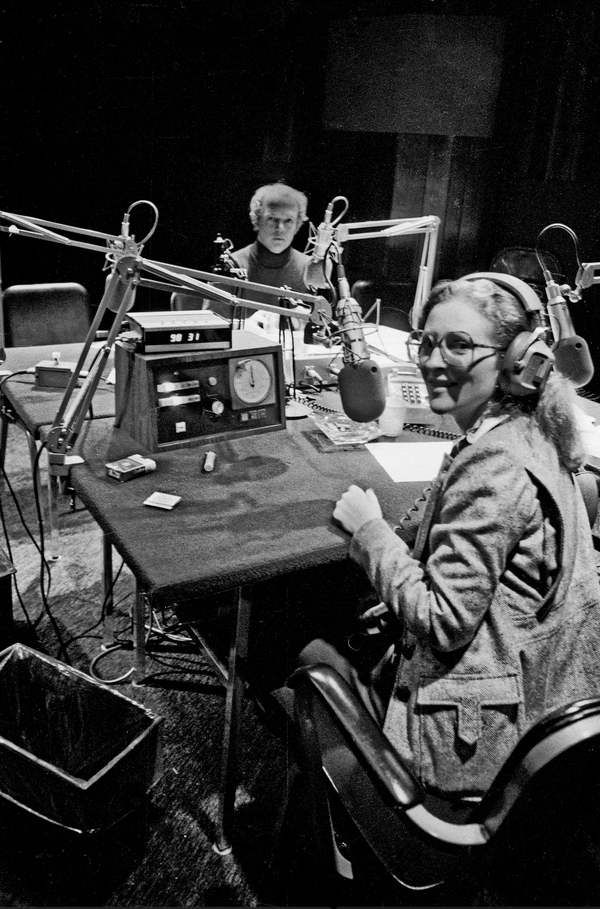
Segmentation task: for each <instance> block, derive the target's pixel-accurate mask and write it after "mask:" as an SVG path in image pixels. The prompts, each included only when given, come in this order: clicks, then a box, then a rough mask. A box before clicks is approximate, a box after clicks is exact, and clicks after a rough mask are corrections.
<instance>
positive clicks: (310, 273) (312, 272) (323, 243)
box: [303, 202, 334, 290]
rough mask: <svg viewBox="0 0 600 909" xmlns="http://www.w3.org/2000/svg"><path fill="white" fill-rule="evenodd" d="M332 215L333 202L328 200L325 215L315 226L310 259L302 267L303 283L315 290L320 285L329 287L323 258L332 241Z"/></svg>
mask: <svg viewBox="0 0 600 909" xmlns="http://www.w3.org/2000/svg"><path fill="white" fill-rule="evenodd" d="M332 215H333V202H330V203H329V205H328V206H327V208H326V210H325V216H324V218H323V220H322V221H321V223H320V224H319V227H318V228H317V238H316V240H315V244H314V246H313V251H312V255H311V257H310V261H309V262H308V263H307V265H306V267H305V269H304V277H303V280H304V283H305V284H306V286H307V287H312V288H314V289H315V290H316V289H318V288H320V287H322V288H327V287H329V282H328V280H327V278H326V276H325V265H324V264H323V263H324V260H325V257H326V255H327V250H328V249H329V247H330V246H331V243H332V241H333V233H334V228H333V227H332V226H331V217H332Z"/></svg>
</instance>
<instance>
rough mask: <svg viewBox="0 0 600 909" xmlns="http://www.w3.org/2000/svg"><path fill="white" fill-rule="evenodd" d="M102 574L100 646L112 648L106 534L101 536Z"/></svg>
mask: <svg viewBox="0 0 600 909" xmlns="http://www.w3.org/2000/svg"><path fill="white" fill-rule="evenodd" d="M102 574H103V585H104V621H103V623H102V646H103V647H104V648H107V647H112V645H113V644H114V643H115V598H114V596H113V561H112V545H111V543H110V540H109V538H108V534H106V533H104V534H102Z"/></svg>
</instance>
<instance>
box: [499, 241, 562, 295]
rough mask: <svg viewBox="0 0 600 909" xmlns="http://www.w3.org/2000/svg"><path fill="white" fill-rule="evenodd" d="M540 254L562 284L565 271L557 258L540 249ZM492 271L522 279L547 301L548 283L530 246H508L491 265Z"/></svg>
mask: <svg viewBox="0 0 600 909" xmlns="http://www.w3.org/2000/svg"><path fill="white" fill-rule="evenodd" d="M538 253H539V255H540V257H541V259H542V262H543V263H544V265H545V266H546V268H547V269H548V271H549V272H550V273H551V275H552V277H553V278H554V280H555V281H556V282H557V283H558V284H561V283H562V282H563V281H564V271H563V267H562V265H561V264H560V262H559V261H558V259H557V258H556V256H553V255H552V253H550V252H548V250H546V249H540V250H538ZM490 271H497V272H499V273H501V274H505V275H513V277H515V278H521V280H522V281H525V283H526V284H529V286H530V287H533V289H534V290H535V292H536V293H537V295H538V296H539V297H540V298H541V299H542V300H544V301H545V300H546V281H545V279H544V274H543V272H542V269H541V267H540V263H539V261H538V257H537V255H536V251H535V249H532V248H531V247H529V246H507V247H506V248H505V249H502V250H500V252H498V253H496V255H495V256H494V258H493V259H492V261H491V263H490Z"/></svg>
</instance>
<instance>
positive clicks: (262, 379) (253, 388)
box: [233, 357, 273, 404]
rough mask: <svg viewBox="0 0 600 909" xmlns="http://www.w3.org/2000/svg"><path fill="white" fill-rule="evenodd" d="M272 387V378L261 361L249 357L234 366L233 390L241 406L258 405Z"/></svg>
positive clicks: (267, 368)
mask: <svg viewBox="0 0 600 909" xmlns="http://www.w3.org/2000/svg"><path fill="white" fill-rule="evenodd" d="M272 385H273V376H272V374H271V372H270V370H269V367H268V366H267V365H266V364H265V363H263V361H262V360H257V359H255V358H253V357H249V358H248V359H247V360H240V361H239V363H237V364H236V367H235V372H234V374H233V389H234V391H235V393H236V395H237V396H238V398H239V399H240V401H242V403H243V404H260V403H261V401H264V399H265V398H266V397H267V395H268V394H269V392H270V391H271V387H272Z"/></svg>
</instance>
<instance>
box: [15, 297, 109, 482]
mask: <svg viewBox="0 0 600 909" xmlns="http://www.w3.org/2000/svg"><path fill="white" fill-rule="evenodd" d="M2 321H3V327H4V345H3V346H4V347H5V348H11V347H40V346H42V345H54V344H56V345H57V346H58V345H59V344H75V343H83V342H84V341H85V340H86V338H87V336H88V332H89V330H90V327H91V325H92V322H93V313H92V307H91V303H90V297H89V294H88V292H87V290H86V289H85V287H83V286H82V285H81V284H77V283H75V282H72V281H71V282H69V281H66V282H62V283H52V284H50V283H48V284H13V285H11V286H10V287H7V288H6V290H5V291H4V292H3V293H2ZM3 410H4V405H3ZM8 422H9V420H8V419H7V416H6V414H5V413H4V412H3V413H2V418H1V421H0V469H2V468H3V467H4V458H5V454H6V445H7V440H8ZM16 423H17V425H21V426H22V428H23V429H25V432H26V433H27V438H28V445H29V454H30V458H31V463H32V468H34V467H35V466H36V465H37V457H36V455H37V445H36V441H35V439H33V437H32V436H31V435H30V433H29V432H28V430H27V429H26V427H25V426H23V425H22V424H20V423H19V421H18V420H17V421H16ZM34 482H36V484H37V487H38V488H39V472H38V471H37V470H34Z"/></svg>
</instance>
